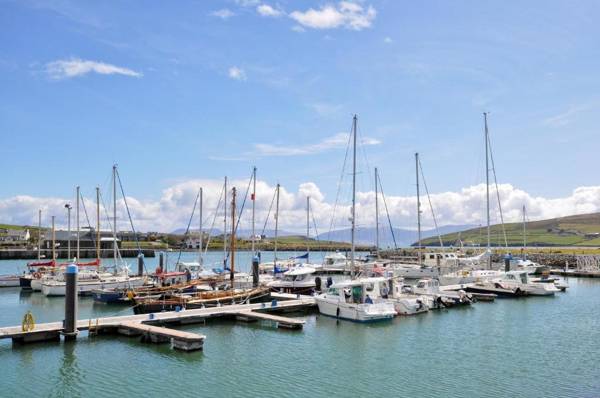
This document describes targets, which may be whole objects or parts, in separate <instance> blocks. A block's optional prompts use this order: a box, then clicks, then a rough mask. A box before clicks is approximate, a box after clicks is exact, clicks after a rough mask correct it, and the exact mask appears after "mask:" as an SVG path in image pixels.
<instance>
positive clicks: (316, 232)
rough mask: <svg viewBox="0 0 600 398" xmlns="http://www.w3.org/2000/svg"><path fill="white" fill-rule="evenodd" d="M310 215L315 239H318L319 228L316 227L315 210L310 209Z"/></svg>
mask: <svg viewBox="0 0 600 398" xmlns="http://www.w3.org/2000/svg"><path fill="white" fill-rule="evenodd" d="M310 215H311V216H312V222H313V227H314V228H315V240H316V241H317V242H318V241H319V230H318V229H317V220H315V212H313V211H311V212H310Z"/></svg>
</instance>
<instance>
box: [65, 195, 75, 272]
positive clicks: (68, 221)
mask: <svg viewBox="0 0 600 398" xmlns="http://www.w3.org/2000/svg"><path fill="white" fill-rule="evenodd" d="M72 208H73V206H71V204H70V203H67V204H66V205H65V209H67V235H68V237H67V238H68V240H67V242H68V243H67V258H68V259H69V261H71V209H72Z"/></svg>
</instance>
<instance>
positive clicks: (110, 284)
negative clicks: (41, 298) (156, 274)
mask: <svg viewBox="0 0 600 398" xmlns="http://www.w3.org/2000/svg"><path fill="white" fill-rule="evenodd" d="M143 283H144V280H143V279H142V278H129V279H119V280H106V281H98V282H96V281H94V282H88V281H86V282H81V281H79V282H77V290H78V291H79V294H80V295H82V296H85V295H91V294H92V291H93V290H103V289H127V288H135V287H139V286H142V285H143ZM65 292H66V283H64V282H62V283H48V284H45V283H44V284H42V293H43V294H44V295H45V296H64V295H65Z"/></svg>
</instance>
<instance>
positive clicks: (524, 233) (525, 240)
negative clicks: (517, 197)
mask: <svg viewBox="0 0 600 398" xmlns="http://www.w3.org/2000/svg"><path fill="white" fill-rule="evenodd" d="M526 247H527V220H526V217H525V205H523V249H525V248H526Z"/></svg>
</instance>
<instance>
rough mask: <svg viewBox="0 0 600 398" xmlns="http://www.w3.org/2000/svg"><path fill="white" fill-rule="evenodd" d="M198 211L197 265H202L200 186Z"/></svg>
mask: <svg viewBox="0 0 600 398" xmlns="http://www.w3.org/2000/svg"><path fill="white" fill-rule="evenodd" d="M198 200H199V203H198V207H199V209H198V211H199V213H200V217H199V224H198V236H199V240H198V265H199V266H201V267H202V246H203V244H202V188H200V197H199V198H198Z"/></svg>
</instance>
